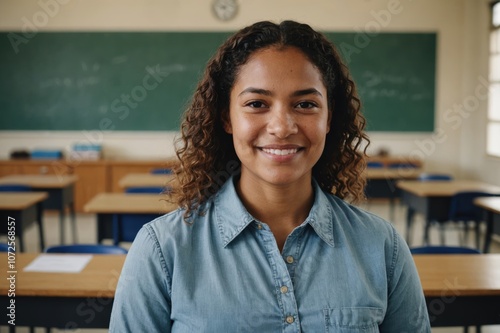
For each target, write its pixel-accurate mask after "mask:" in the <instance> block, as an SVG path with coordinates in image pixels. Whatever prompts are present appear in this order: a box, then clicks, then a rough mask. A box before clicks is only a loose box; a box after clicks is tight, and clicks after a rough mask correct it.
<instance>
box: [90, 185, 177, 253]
mask: <svg viewBox="0 0 500 333" xmlns="http://www.w3.org/2000/svg"><path fill="white" fill-rule="evenodd" d="M166 199H167V197H166V195H162V194H160V195H158V194H142V193H141V194H133V193H101V194H98V195H97V196H95V197H94V198H93V199H92V200H90V201H89V202H88V203H87V204H86V205H85V207H84V210H85V212H87V213H94V214H97V242H98V243H100V242H101V241H102V240H103V239H105V238H113V215H115V214H117V215H121V214H151V215H152V218H153V216H160V215H162V214H165V213H168V212H171V211H173V210H175V209H177V205H174V204H172V203H170V202H167V201H166Z"/></svg>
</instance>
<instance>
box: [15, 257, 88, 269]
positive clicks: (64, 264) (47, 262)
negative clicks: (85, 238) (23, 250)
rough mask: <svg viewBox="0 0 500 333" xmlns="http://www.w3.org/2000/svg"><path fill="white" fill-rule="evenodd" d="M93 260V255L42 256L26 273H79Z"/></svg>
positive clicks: (28, 267)
mask: <svg viewBox="0 0 500 333" xmlns="http://www.w3.org/2000/svg"><path fill="white" fill-rule="evenodd" d="M90 259H92V255H90V254H85V255H72V254H40V255H39V256H38V257H36V258H35V259H34V260H33V261H32V262H31V263H30V264H29V265H28V266H26V267H24V271H25V272H46V273H79V272H81V271H82V270H83V269H84V268H85V266H87V264H88V263H89V261H90Z"/></svg>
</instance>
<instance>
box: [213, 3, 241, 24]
mask: <svg viewBox="0 0 500 333" xmlns="http://www.w3.org/2000/svg"><path fill="white" fill-rule="evenodd" d="M212 11H213V13H214V15H215V17H216V18H217V19H219V20H221V21H229V20H231V19H232V18H234V17H235V16H236V14H237V13H238V2H237V1H236V0H214V1H213V2H212Z"/></svg>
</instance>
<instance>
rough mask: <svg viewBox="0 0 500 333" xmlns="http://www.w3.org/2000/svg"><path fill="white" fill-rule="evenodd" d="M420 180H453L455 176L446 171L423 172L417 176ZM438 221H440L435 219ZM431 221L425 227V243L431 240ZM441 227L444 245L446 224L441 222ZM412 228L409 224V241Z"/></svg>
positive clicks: (407, 235) (407, 238) (407, 237)
mask: <svg viewBox="0 0 500 333" xmlns="http://www.w3.org/2000/svg"><path fill="white" fill-rule="evenodd" d="M417 180H418V181H421V182H432V181H450V180H453V177H452V176H451V175H447V174H444V173H422V174H420V175H419V176H418V178H417ZM433 222H437V223H439V222H438V221H433ZM430 226H431V225H430V223H427V222H426V225H425V227H424V234H423V242H424V244H427V243H428V242H429V229H430ZM439 228H440V238H441V244H442V245H444V243H445V230H444V224H443V223H439ZM410 229H411V225H407V233H406V240H407V241H408V240H409V239H410V237H411V236H410V232H409V230H410Z"/></svg>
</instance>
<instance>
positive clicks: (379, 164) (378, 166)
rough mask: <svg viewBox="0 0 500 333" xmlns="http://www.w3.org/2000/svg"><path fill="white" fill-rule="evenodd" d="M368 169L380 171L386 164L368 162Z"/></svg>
mask: <svg viewBox="0 0 500 333" xmlns="http://www.w3.org/2000/svg"><path fill="white" fill-rule="evenodd" d="M366 167H367V168H377V169H380V168H383V167H384V163H382V162H376V161H371V162H367V163H366Z"/></svg>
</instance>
